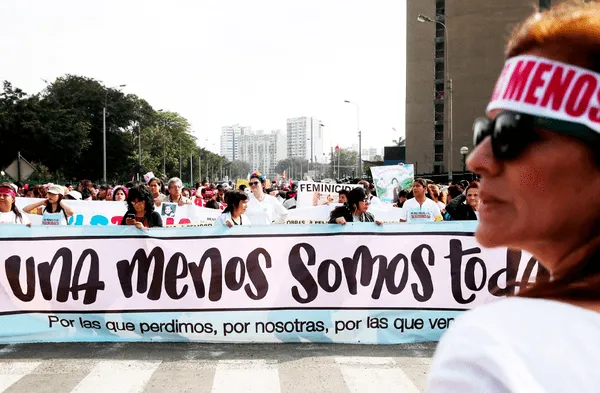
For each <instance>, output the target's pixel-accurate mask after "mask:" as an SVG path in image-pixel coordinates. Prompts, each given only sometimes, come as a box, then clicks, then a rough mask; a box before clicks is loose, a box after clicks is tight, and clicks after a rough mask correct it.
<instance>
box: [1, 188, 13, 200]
mask: <svg viewBox="0 0 600 393" xmlns="http://www.w3.org/2000/svg"><path fill="white" fill-rule="evenodd" d="M0 194H5V195H10V196H11V197H13V198H16V197H17V194H16V193H15V190H13V189H12V187H6V186H3V187H0Z"/></svg>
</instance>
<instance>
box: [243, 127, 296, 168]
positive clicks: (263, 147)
mask: <svg viewBox="0 0 600 393" xmlns="http://www.w3.org/2000/svg"><path fill="white" fill-rule="evenodd" d="M286 157H287V143H286V134H285V133H284V132H283V131H281V130H275V131H271V132H270V133H269V134H266V133H265V132H264V131H256V132H254V131H247V132H244V133H243V134H242V135H241V136H240V137H239V138H238V152H237V159H239V160H242V161H245V162H247V163H249V164H250V167H251V170H252V171H260V172H262V173H263V174H264V175H265V176H267V177H268V178H271V179H272V178H273V177H274V176H275V175H276V172H275V166H276V165H277V163H278V162H279V161H280V160H283V159H285V158H286Z"/></svg>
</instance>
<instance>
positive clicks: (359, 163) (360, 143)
mask: <svg viewBox="0 0 600 393" xmlns="http://www.w3.org/2000/svg"><path fill="white" fill-rule="evenodd" d="M344 102H345V103H346V104H354V105H355V106H356V130H357V131H358V174H357V176H358V177H361V178H362V156H361V155H362V136H361V133H360V122H359V120H360V119H359V109H358V104H357V103H356V102H352V101H348V100H344Z"/></svg>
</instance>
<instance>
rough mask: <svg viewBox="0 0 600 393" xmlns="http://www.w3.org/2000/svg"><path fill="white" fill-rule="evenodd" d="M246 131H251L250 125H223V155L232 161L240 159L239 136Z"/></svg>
mask: <svg viewBox="0 0 600 393" xmlns="http://www.w3.org/2000/svg"><path fill="white" fill-rule="evenodd" d="M246 132H250V127H243V126H240V125H239V124H235V125H233V126H224V127H221V155H222V156H225V157H226V158H227V159H228V160H230V161H233V160H237V159H239V158H238V149H239V147H238V146H239V138H240V136H242V135H244V134H245V133H246Z"/></svg>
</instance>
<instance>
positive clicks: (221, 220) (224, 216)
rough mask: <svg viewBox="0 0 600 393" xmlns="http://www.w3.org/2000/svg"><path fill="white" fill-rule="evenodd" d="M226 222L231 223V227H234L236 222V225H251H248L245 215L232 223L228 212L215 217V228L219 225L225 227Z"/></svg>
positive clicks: (248, 220)
mask: <svg viewBox="0 0 600 393" xmlns="http://www.w3.org/2000/svg"><path fill="white" fill-rule="evenodd" d="M240 218H241V220H240ZM227 220H229V221H231V224H232V225H233V226H236V224H235V223H236V222H237V225H252V224H250V219H249V218H248V217H247V216H246V215H245V214H242V215H241V217H238V219H237V220H236V221H234V220H232V219H231V213H229V212H228V213H223V214H221V215H220V216H219V217H217V220H216V221H215V225H216V226H219V225H224V226H227V225H226V224H225V222H226V221H227Z"/></svg>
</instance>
